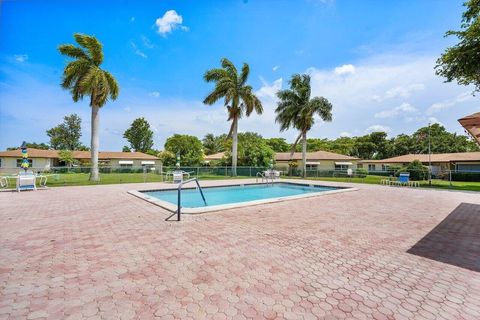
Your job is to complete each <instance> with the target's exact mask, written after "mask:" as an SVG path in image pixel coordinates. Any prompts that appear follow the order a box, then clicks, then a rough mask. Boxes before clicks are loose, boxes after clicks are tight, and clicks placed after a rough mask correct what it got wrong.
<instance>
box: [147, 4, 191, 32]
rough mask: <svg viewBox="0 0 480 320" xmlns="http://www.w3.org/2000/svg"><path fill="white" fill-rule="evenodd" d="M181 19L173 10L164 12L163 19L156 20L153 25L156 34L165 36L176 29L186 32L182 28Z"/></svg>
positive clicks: (183, 27) (185, 28)
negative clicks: (155, 27) (155, 28)
mask: <svg viewBox="0 0 480 320" xmlns="http://www.w3.org/2000/svg"><path fill="white" fill-rule="evenodd" d="M182 23H183V17H182V16H181V15H179V14H178V13H177V12H176V11H175V10H168V11H167V12H165V14H164V15H163V17H161V18H158V19H157V20H156V21H155V25H156V26H157V28H158V29H157V32H158V33H159V34H161V35H162V36H166V35H167V34H168V33H171V32H172V31H173V30H175V29H177V28H181V29H182V30H188V28H187V27H185V26H182Z"/></svg>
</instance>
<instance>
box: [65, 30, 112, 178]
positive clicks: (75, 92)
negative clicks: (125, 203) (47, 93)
mask: <svg viewBox="0 0 480 320" xmlns="http://www.w3.org/2000/svg"><path fill="white" fill-rule="evenodd" d="M73 37H74V38H75V41H76V42H77V43H78V44H79V45H80V46H75V45H72V44H62V45H60V46H59V47H58V50H59V51H60V53H61V54H63V55H65V56H67V57H70V58H73V59H74V60H73V61H70V62H68V64H67V65H66V67H65V70H63V77H62V87H63V88H64V89H68V90H70V93H71V94H72V98H73V101H74V102H77V101H79V100H83V97H84V96H89V97H90V107H91V108H92V120H91V126H92V136H91V161H92V170H91V172H90V180H91V181H98V180H99V176H98V146H99V133H98V130H99V125H100V116H99V110H100V108H101V107H102V106H104V105H105V103H107V101H108V100H109V99H111V100H115V99H116V98H117V97H118V92H119V86H118V83H117V81H116V80H115V78H114V77H113V76H112V75H111V74H110V73H109V72H107V71H105V70H103V69H102V68H100V65H101V64H102V62H103V51H102V44H101V43H100V42H99V41H98V40H97V39H96V38H95V37H92V36H88V35H84V34H80V33H75V34H74V35H73Z"/></svg>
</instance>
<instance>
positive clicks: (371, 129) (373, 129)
mask: <svg viewBox="0 0 480 320" xmlns="http://www.w3.org/2000/svg"><path fill="white" fill-rule="evenodd" d="M391 131H392V129H390V128H389V127H387V126H382V125H380V124H374V125H372V126H370V127H368V128H367V130H365V132H366V133H372V132H386V133H389V132H391Z"/></svg>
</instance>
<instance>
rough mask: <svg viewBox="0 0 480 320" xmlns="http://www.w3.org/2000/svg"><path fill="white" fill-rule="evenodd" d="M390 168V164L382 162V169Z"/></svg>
mask: <svg viewBox="0 0 480 320" xmlns="http://www.w3.org/2000/svg"><path fill="white" fill-rule="evenodd" d="M388 170H390V166H389V165H388V164H382V171H388Z"/></svg>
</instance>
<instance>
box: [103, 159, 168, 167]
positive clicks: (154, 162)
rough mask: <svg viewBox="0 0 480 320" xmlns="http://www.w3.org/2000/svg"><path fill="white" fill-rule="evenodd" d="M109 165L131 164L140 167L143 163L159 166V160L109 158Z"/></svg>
mask: <svg viewBox="0 0 480 320" xmlns="http://www.w3.org/2000/svg"><path fill="white" fill-rule="evenodd" d="M109 165H110V166H112V167H121V166H132V167H141V166H143V165H148V166H154V167H160V165H161V161H160V160H138V159H134V160H132V159H110V161H109Z"/></svg>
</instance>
